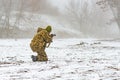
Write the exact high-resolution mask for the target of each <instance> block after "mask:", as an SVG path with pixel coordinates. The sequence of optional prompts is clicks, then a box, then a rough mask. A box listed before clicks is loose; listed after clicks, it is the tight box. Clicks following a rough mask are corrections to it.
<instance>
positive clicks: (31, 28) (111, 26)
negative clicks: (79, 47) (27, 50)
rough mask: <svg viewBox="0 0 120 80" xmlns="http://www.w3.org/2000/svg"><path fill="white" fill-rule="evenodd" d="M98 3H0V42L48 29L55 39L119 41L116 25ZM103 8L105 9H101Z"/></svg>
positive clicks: (49, 0)
mask: <svg viewBox="0 0 120 80" xmlns="http://www.w3.org/2000/svg"><path fill="white" fill-rule="evenodd" d="M97 2H98V0H91V1H90V0H74V1H72V0H66V1H61V0H29V2H28V1H26V0H9V1H8V0H0V10H1V12H0V38H32V37H33V36H34V34H35V33H36V31H37V28H38V27H42V28H45V27H46V26H47V25H51V26H52V29H53V31H52V33H55V34H56V35H57V36H56V38H119V34H120V33H119V25H118V23H117V21H116V20H115V15H114V14H113V11H112V10H111V8H110V5H108V4H107V8H104V9H101V6H99V5H98V4H97ZM105 7H106V5H105Z"/></svg>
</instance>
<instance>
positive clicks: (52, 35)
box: [47, 34, 56, 48]
mask: <svg viewBox="0 0 120 80" xmlns="http://www.w3.org/2000/svg"><path fill="white" fill-rule="evenodd" d="M50 36H51V37H52V38H53V37H54V36H56V34H50ZM50 44H51V42H50V43H48V45H47V48H48V47H49V46H50Z"/></svg>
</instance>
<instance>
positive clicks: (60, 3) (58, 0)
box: [49, 0, 69, 10]
mask: <svg viewBox="0 0 120 80" xmlns="http://www.w3.org/2000/svg"><path fill="white" fill-rule="evenodd" d="M68 1H69V0H50V1H49V2H51V3H52V4H53V5H54V6H56V7H58V8H59V9H60V10H63V9H64V7H65V5H66V4H67V3H68Z"/></svg>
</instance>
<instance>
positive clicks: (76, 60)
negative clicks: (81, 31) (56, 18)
mask: <svg viewBox="0 0 120 80" xmlns="http://www.w3.org/2000/svg"><path fill="white" fill-rule="evenodd" d="M0 42H1V43H0V52H1V56H0V80H120V41H119V40H97V39H55V40H54V42H53V43H52V44H51V45H50V47H49V48H47V49H46V53H47V55H48V58H49V61H48V62H32V61H31V58H30V57H31V55H36V53H33V52H32V51H31V49H30V47H29V43H30V39H17V40H14V39H1V40H0Z"/></svg>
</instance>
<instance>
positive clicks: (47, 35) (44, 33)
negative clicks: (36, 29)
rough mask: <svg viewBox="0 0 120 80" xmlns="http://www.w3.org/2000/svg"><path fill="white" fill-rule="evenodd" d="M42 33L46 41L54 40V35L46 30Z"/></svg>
mask: <svg viewBox="0 0 120 80" xmlns="http://www.w3.org/2000/svg"><path fill="white" fill-rule="evenodd" d="M41 35H42V37H43V39H44V41H45V42H46V43H50V42H52V37H51V36H50V35H49V34H48V32H47V31H46V30H43V31H41Z"/></svg>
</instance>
